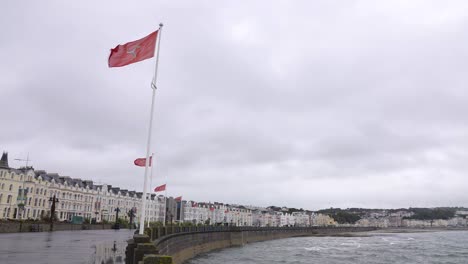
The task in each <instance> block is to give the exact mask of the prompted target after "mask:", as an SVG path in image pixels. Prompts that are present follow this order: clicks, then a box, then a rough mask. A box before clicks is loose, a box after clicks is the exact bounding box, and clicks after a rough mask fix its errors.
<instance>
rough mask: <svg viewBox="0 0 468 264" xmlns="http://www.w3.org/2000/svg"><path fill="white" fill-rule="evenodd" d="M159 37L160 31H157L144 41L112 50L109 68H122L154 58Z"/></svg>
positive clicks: (119, 46)
mask: <svg viewBox="0 0 468 264" xmlns="http://www.w3.org/2000/svg"><path fill="white" fill-rule="evenodd" d="M157 36H158V31H157V30H156V31H155V32H153V33H151V34H149V35H148V36H146V37H144V38H142V39H139V40H135V41H131V42H128V43H125V44H123V45H117V46H116V47H115V48H113V49H111V53H110V55H109V62H108V64H109V67H122V66H125V65H128V64H132V63H135V62H139V61H142V60H146V59H149V58H152V57H153V56H154V48H155V46H156V38H157Z"/></svg>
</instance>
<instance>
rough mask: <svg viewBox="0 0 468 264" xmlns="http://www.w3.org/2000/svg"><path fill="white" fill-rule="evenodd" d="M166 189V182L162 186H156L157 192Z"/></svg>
mask: <svg viewBox="0 0 468 264" xmlns="http://www.w3.org/2000/svg"><path fill="white" fill-rule="evenodd" d="M165 190H166V184H163V185H161V186H158V187H156V188H154V191H155V192H162V191H165Z"/></svg>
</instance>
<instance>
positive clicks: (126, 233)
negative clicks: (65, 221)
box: [0, 229, 135, 264]
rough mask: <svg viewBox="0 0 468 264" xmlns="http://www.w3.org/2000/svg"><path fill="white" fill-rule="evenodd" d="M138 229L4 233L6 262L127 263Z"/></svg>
mask: <svg viewBox="0 0 468 264" xmlns="http://www.w3.org/2000/svg"><path fill="white" fill-rule="evenodd" d="M134 231H135V230H126V229H124V230H86V231H56V232H40V233H11V234H0V263H2V264H18V263H21V264H28V263H35V264H63V263H67V264H75V263H76V264H78V263H79V264H95V263H96V264H97V263H99V264H101V263H109V264H118V263H124V255H125V247H126V246H127V243H126V240H127V239H129V238H130V237H131V236H132V235H133V233H134Z"/></svg>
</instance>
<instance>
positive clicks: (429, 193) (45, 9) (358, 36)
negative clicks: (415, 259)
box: [0, 1, 468, 209]
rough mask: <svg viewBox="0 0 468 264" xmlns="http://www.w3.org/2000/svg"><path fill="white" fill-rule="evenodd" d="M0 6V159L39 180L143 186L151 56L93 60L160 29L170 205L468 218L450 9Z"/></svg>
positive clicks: (415, 5)
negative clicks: (38, 173)
mask: <svg viewBox="0 0 468 264" xmlns="http://www.w3.org/2000/svg"><path fill="white" fill-rule="evenodd" d="M4 7H5V8H4V9H2V11H1V12H2V13H1V16H0V23H1V24H2V25H8V26H6V27H4V31H3V35H2V41H1V42H0V56H1V57H2V62H1V64H0V70H1V71H2V73H4V74H3V75H2V78H1V79H0V106H1V107H2V109H4V112H3V115H2V117H1V124H2V125H1V128H2V129H0V143H1V144H0V147H1V148H2V149H5V150H8V151H9V152H10V153H11V156H12V157H15V156H23V155H26V153H28V152H30V154H31V157H32V159H33V165H34V166H35V167H37V168H41V169H46V170H48V171H56V172H59V173H61V174H64V175H71V176H73V177H80V178H83V179H93V180H96V181H103V182H108V183H110V184H113V185H119V186H121V187H122V188H128V189H141V185H142V176H143V175H142V174H143V171H142V170H141V168H137V167H135V166H133V164H132V162H133V159H135V158H137V157H141V156H144V155H145V143H146V136H147V128H148V127H147V126H148V124H147V122H148V118H149V105H150V96H151V90H150V87H149V83H150V80H151V77H152V76H151V75H152V73H153V60H148V61H144V62H141V63H138V64H134V65H131V66H128V67H124V68H119V69H108V68H107V63H106V59H107V56H108V52H109V49H110V48H112V47H114V46H115V45H117V44H119V43H125V42H126V41H130V40H134V39H137V38H140V37H143V36H145V34H148V33H149V32H151V31H152V30H154V29H155V28H156V26H157V24H158V23H159V22H160V21H162V22H164V23H165V26H164V31H163V35H162V45H161V57H160V67H159V77H158V78H159V80H158V90H157V95H156V111H155V123H154V134H153V146H152V150H153V151H154V152H155V153H156V155H157V162H156V164H157V166H156V167H155V180H154V181H155V182H156V183H160V182H162V181H164V178H165V177H166V176H167V178H168V184H169V186H170V194H174V195H176V194H177V195H178V194H182V195H184V197H186V198H188V199H198V200H204V201H215V200H220V201H223V202H237V203H245V204H258V205H271V204H276V205H289V206H295V207H303V208H311V209H315V208H323V207H330V206H333V207H339V206H367V207H402V206H403V207H407V206H418V205H421V206H423V205H424V206H426V205H427V206H432V205H433V206H438V205H454V206H455V205H458V206H463V205H465V206H466V202H467V201H468V196H467V195H466V194H465V193H466V192H464V191H463V190H464V188H465V189H466V187H468V186H467V184H466V181H464V179H463V177H464V173H465V171H466V169H467V166H466V162H465V160H466V159H467V158H468V153H467V152H466V151H465V149H466V148H467V147H468V141H467V140H466V136H465V135H466V134H467V132H468V126H467V123H466V120H465V119H466V118H465V113H466V112H468V109H467V105H468V104H467V99H468V98H467V93H466V92H465V86H466V85H465V83H466V81H467V80H466V74H465V73H466V70H467V68H468V64H467V60H466V55H467V54H466V48H465V47H466V46H467V45H466V44H467V40H468V39H467V37H466V36H467V34H466V33H467V29H468V27H467V26H468V20H467V15H466V14H465V13H464V12H460V10H464V8H466V3H465V2H464V1H458V2H456V1H455V2H450V3H449V4H443V5H441V4H440V3H438V2H435V1H434V2H430V3H429V2H424V3H423V2H390V1H389V2H379V3H378V4H377V3H376V2H373V1H348V2H346V3H343V2H342V1H318V2H313V3H311V2H309V1H297V2H270V1H269V2H268V3H267V2H258V3H247V2H245V3H238V2H236V3H231V2H224V1H221V2H216V3H213V2H198V3H192V2H188V1H187V2H182V3H169V2H150V1H148V2H143V3H140V4H139V5H128V3H127V2H124V1H117V2H115V3H114V4H113V5H111V6H109V5H108V4H106V3H102V4H101V3H94V2H88V1H81V2H75V3H62V2H60V1H49V2H41V4H36V3H28V5H25V4H23V3H16V2H15V3H13V2H9V3H8V4H5V6H4ZM13 164H14V165H18V166H19V165H21V164H20V163H18V162H13ZM434 192H437V196H434Z"/></svg>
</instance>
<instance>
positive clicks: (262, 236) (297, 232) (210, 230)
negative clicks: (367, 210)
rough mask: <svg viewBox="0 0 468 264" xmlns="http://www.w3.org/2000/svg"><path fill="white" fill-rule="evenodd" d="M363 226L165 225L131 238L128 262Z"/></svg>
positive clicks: (143, 263) (173, 260)
mask: <svg viewBox="0 0 468 264" xmlns="http://www.w3.org/2000/svg"><path fill="white" fill-rule="evenodd" d="M371 230H376V228H362V227H361V228H359V227H281V228H269V227H264V228H257V227H242V228H240V227H184V228H182V227H165V228H161V227H160V228H153V229H147V230H146V231H145V233H146V235H135V236H134V238H133V239H131V240H129V242H128V246H127V251H126V263H127V264H158V263H168V264H169V263H170V264H181V263H183V262H184V261H186V260H188V259H191V258H193V257H195V256H197V255H199V254H202V253H206V252H209V251H212V250H216V249H222V248H228V247H235V246H243V245H245V244H248V243H253V242H259V241H266V240H273V239H280V238H288V237H298V236H313V235H336V234H341V233H349V232H365V231H371Z"/></svg>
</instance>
